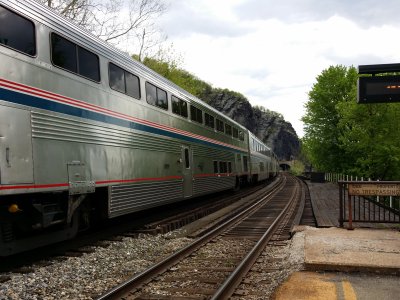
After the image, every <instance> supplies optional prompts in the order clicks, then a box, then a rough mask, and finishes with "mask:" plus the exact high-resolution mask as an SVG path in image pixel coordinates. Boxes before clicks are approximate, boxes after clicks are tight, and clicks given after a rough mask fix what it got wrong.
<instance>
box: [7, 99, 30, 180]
mask: <svg viewBox="0 0 400 300" xmlns="http://www.w3.org/2000/svg"><path fill="white" fill-rule="evenodd" d="M32 182H33V159H32V135H31V114H30V112H29V111H27V110H23V109H17V108H12V107H7V106H1V107H0V183H1V184H19V183H32Z"/></svg>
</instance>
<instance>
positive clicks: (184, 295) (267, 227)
mask: <svg viewBox="0 0 400 300" xmlns="http://www.w3.org/2000/svg"><path fill="white" fill-rule="evenodd" d="M303 195H304V193H303V192H302V184H301V183H300V181H299V180H298V179H296V178H294V177H292V176H288V175H285V176H282V177H281V180H280V182H279V183H278V184H276V185H275V186H274V188H273V189H271V190H269V191H268V192H266V194H264V195H262V196H260V199H258V200H257V201H256V202H255V203H254V204H253V205H250V206H247V207H246V208H245V209H244V210H242V211H240V212H238V213H236V214H235V216H231V217H229V219H227V220H224V222H223V223H222V224H217V225H215V226H214V227H213V228H209V229H208V231H207V232H206V233H205V234H203V235H202V236H200V237H198V238H196V239H195V240H194V241H193V243H191V244H190V245H188V246H186V247H185V248H183V249H181V250H179V251H178V252H176V253H174V254H172V255H171V256H169V257H167V258H166V259H164V260H163V261H161V262H159V263H157V264H155V265H153V266H152V267H150V268H149V269H147V270H145V271H143V272H141V273H139V274H137V275H135V276H133V277H132V278H130V279H129V280H127V281H126V282H124V283H122V284H120V285H119V286H117V287H115V288H114V289H112V290H110V291H109V292H107V293H105V294H104V295H102V296H100V297H99V298H98V299H101V300H103V299H226V298H229V297H231V296H232V295H234V294H235V290H236V289H237V287H238V286H239V285H240V283H241V282H242V280H243V278H245V276H246V274H247V273H248V272H249V270H250V269H251V268H252V266H253V265H254V263H255V262H256V261H257V259H258V258H259V256H260V254H261V253H262V252H263V251H264V250H265V247H266V246H267V244H268V243H270V244H271V243H272V244H274V245H276V243H278V244H279V243H282V241H283V240H285V239H287V237H286V236H285V237H282V234H283V235H286V234H287V232H289V229H290V227H291V221H292V220H293V218H294V215H295V211H296V208H297V207H298V202H299V199H301V198H302V196H303ZM266 268H268V266H266ZM238 293H239V294H240V293H241V292H238Z"/></svg>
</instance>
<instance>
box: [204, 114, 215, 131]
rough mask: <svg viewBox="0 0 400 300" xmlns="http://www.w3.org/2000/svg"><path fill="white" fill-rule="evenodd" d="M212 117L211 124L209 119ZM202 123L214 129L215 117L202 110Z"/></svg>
mask: <svg viewBox="0 0 400 300" xmlns="http://www.w3.org/2000/svg"><path fill="white" fill-rule="evenodd" d="M211 119H212V126H210V125H211V124H210V120H211ZM204 125H205V126H206V127H208V128H210V129H213V130H214V129H215V117H214V116H213V115H211V114H209V113H207V112H204Z"/></svg>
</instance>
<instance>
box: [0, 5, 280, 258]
mask: <svg viewBox="0 0 400 300" xmlns="http://www.w3.org/2000/svg"><path fill="white" fill-rule="evenodd" d="M278 170H279V165H278V159H277V157H276V155H275V154H274V153H273V151H272V150H271V149H270V148H269V147H267V146H266V145H265V144H264V143H263V142H262V141H261V140H259V139H258V138H257V137H256V136H255V135H254V134H252V133H251V132H249V131H248V130H247V129H246V128H245V127H243V126H242V125H240V124H239V123H237V122H235V121H234V120H232V119H230V118H228V117H227V116H225V115H223V114H222V113H220V112H218V111H217V110H216V109H214V108H212V107H211V106H209V105H207V104H205V103H204V102H203V101H201V100H200V99H198V98H196V97H195V96H193V95H191V94H190V93H188V92H187V91H185V90H183V89H182V88H180V87H178V86H177V85H175V84H173V83H172V82H170V81H168V80H167V79H165V78H163V77H162V76H160V75H159V74H157V73H156V72H154V71H152V70H151V69H149V68H147V67H146V66H144V65H143V64H141V63H140V62H138V61H135V60H134V59H132V58H131V57H130V56H129V55H128V54H126V53H123V52H121V51H119V50H117V49H116V48H114V47H113V46H111V45H109V44H107V43H106V42H104V41H102V40H100V39H99V38H97V37H95V36H94V35H92V34H91V33H89V32H88V31H86V30H85V29H83V28H81V27H79V26H77V25H75V24H74V23H73V22H71V21H69V20H67V19H66V18H64V17H62V16H60V15H59V14H57V13H55V12H54V11H53V10H52V9H50V8H48V7H46V6H44V5H42V4H41V3H39V2H36V1H33V0H18V1H16V0H0V256H8V255H12V254H15V253H19V252H23V251H27V250H30V249H33V248H36V247H40V246H44V245H48V244H51V243H56V242H59V241H63V240H67V239H70V238H72V237H74V236H75V235H76V234H77V233H78V232H79V231H80V230H84V229H86V228H90V226H91V224H93V223H95V221H99V220H100V221H101V220H104V219H111V218H116V217H119V216H123V215H127V214H131V213H133V212H137V211H141V210H146V209H149V208H152V207H156V206H161V205H165V204H168V203H173V202H177V201H183V200H185V201H186V199H194V198H195V197H197V196H200V195H205V194H210V193H215V192H219V191H223V190H228V189H235V188H239V187H240V185H241V184H244V183H249V182H257V181H260V180H265V179H267V178H270V177H273V176H275V175H276V174H277V173H278Z"/></svg>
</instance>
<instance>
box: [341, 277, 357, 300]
mask: <svg viewBox="0 0 400 300" xmlns="http://www.w3.org/2000/svg"><path fill="white" fill-rule="evenodd" d="M342 286H343V293H344V300H357V295H356V293H355V292H354V289H353V287H352V285H351V283H350V282H348V281H347V280H345V281H342Z"/></svg>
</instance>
